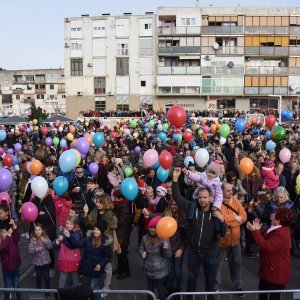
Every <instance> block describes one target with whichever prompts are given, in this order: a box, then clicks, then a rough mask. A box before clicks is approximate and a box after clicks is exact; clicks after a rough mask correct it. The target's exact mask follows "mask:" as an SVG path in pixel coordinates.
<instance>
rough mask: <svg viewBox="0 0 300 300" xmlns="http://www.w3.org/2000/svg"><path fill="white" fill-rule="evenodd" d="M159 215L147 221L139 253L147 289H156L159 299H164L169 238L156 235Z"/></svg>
mask: <svg viewBox="0 0 300 300" xmlns="http://www.w3.org/2000/svg"><path fill="white" fill-rule="evenodd" d="M160 219H161V217H159V216H157V217H154V218H153V219H152V220H151V221H150V222H149V233H147V234H145V235H144V236H143V239H142V242H141V245H140V247H139V254H140V256H141V258H142V259H143V260H144V264H143V271H144V273H145V275H146V278H147V289H148V290H150V291H152V292H154V290H155V288H156V289H157V291H158V295H159V299H160V300H165V299H166V297H165V291H164V280H165V278H166V277H167V275H168V258H169V257H171V256H172V252H171V248H170V244H169V240H166V239H161V238H159V237H158V236H157V235H156V225H157V223H158V221H159V220H160Z"/></svg>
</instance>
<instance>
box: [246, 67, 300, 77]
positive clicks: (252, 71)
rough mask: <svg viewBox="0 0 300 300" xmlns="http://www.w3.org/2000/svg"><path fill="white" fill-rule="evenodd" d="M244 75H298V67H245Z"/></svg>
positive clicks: (299, 71) (299, 74)
mask: <svg viewBox="0 0 300 300" xmlns="http://www.w3.org/2000/svg"><path fill="white" fill-rule="evenodd" d="M245 74H246V75H294V76H297V75H298V76H300V68H289V67H245Z"/></svg>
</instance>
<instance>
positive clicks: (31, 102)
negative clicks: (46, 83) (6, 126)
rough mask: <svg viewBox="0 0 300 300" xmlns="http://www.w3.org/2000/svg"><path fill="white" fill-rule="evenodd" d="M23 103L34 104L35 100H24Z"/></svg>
mask: <svg viewBox="0 0 300 300" xmlns="http://www.w3.org/2000/svg"><path fill="white" fill-rule="evenodd" d="M23 103H25V104H34V103H35V100H34V99H29V98H24V99H23Z"/></svg>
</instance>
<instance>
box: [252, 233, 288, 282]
mask: <svg viewBox="0 0 300 300" xmlns="http://www.w3.org/2000/svg"><path fill="white" fill-rule="evenodd" d="M252 235H253V238H254V240H255V242H256V244H257V245H258V247H259V248H260V256H259V259H260V266H259V274H258V275H259V277H260V278H261V279H262V280H265V281H267V282H270V283H274V284H280V285H285V284H286V283H287V282H288V281H289V278H290V275H291V254H290V249H291V233H290V229H289V227H280V228H277V229H275V230H273V231H271V232H269V233H265V234H264V235H263V234H262V233H261V232H260V231H258V230H255V231H253V232H252Z"/></svg>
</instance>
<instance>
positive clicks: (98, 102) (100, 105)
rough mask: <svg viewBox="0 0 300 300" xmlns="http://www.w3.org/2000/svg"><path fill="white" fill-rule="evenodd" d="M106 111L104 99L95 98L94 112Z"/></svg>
mask: <svg viewBox="0 0 300 300" xmlns="http://www.w3.org/2000/svg"><path fill="white" fill-rule="evenodd" d="M105 109H106V101H105V97H95V110H96V111H103V110H105Z"/></svg>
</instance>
